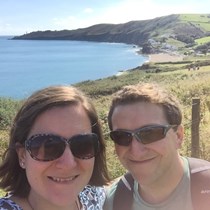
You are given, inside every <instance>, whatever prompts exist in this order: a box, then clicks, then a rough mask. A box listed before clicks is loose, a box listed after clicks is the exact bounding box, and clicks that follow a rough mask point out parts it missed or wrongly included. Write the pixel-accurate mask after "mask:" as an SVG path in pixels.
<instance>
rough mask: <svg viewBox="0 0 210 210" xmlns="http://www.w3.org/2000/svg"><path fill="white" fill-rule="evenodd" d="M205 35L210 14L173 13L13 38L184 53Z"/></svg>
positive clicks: (209, 22)
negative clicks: (148, 18)
mask: <svg viewBox="0 0 210 210" xmlns="http://www.w3.org/2000/svg"><path fill="white" fill-rule="evenodd" d="M209 36H210V14H173V15H168V16H163V17H157V18H154V19H151V20H140V21H130V22H127V23H123V24H97V25H93V26H90V27H87V28H81V29H76V30H62V31H50V30H47V31H35V32H31V33H27V34H24V35H22V36H16V37H14V38H13V39H23V40H24V39H30V40H37V39H38V40H80V41H96V42H119V43H127V44H133V45H138V46H141V47H143V49H142V51H143V53H151V52H159V51H173V52H174V51H179V52H182V53H188V51H189V50H192V49H193V50H196V47H197V46H198V45H200V43H199V42H196V40H198V39H201V38H205V37H209ZM192 47H193V48H192Z"/></svg>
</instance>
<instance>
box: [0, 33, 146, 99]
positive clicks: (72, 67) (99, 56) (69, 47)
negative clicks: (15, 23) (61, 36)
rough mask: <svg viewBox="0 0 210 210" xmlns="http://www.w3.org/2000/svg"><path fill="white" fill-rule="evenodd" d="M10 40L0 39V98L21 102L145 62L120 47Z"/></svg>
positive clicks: (132, 49) (131, 48)
mask: <svg viewBox="0 0 210 210" xmlns="http://www.w3.org/2000/svg"><path fill="white" fill-rule="evenodd" d="M10 38H11V37H0V97H11V98H16V99H23V98H25V97H28V96H29V95H30V94H31V93H32V92H33V91H35V90H38V89H40V88H43V87H46V86H49V85H60V84H75V83H77V82H81V81H86V80H96V79H101V78H105V77H108V76H112V75H115V74H117V73H118V72H119V71H124V70H128V69H131V68H135V67H137V66H140V65H142V64H143V63H144V62H145V61H146V60H147V59H148V58H147V57H144V56H141V55H139V54H137V52H136V51H137V50H138V49H137V48H135V47H134V46H132V45H127V44H121V43H98V42H86V41H54V40H53V41H43V40H11V39H10Z"/></svg>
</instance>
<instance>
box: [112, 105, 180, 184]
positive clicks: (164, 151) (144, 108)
mask: <svg viewBox="0 0 210 210" xmlns="http://www.w3.org/2000/svg"><path fill="white" fill-rule="evenodd" d="M168 124H169V123H168V122H167V120H166V117H165V115H164V112H163V109H162V107H160V106H158V105H155V104H150V103H145V102H138V103H134V104H128V105H121V106H117V107H116V108H115V109H114V112H113V115H112V125H113V130H119V129H126V130H132V131H133V130H136V129H138V128H141V127H144V126H149V125H168ZM182 139H183V129H182V127H181V126H179V127H178V129H177V131H174V130H173V129H172V128H171V129H169V131H168V132H167V134H166V136H165V137H164V138H163V139H161V140H159V141H156V142H153V143H149V144H142V143H141V142H139V141H137V140H136V138H135V137H133V139H132V141H131V143H130V145H129V146H120V145H118V144H115V148H116V153H117V155H118V157H119V159H120V161H121V163H122V164H123V166H124V167H125V168H126V169H127V170H128V171H130V172H131V174H132V175H133V177H134V178H135V179H136V180H137V181H138V182H139V183H140V184H142V185H150V184H154V183H157V182H159V181H160V179H167V177H168V176H170V175H171V174H174V173H176V170H177V168H176V166H177V162H179V155H178V152H177V149H178V148H180V146H181V143H182Z"/></svg>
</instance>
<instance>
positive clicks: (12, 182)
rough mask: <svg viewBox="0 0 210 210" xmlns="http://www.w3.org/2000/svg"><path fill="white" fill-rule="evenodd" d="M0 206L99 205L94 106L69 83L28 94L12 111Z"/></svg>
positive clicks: (38, 209)
mask: <svg viewBox="0 0 210 210" xmlns="http://www.w3.org/2000/svg"><path fill="white" fill-rule="evenodd" d="M0 180H1V181H0V187H1V188H3V189H4V190H5V191H6V192H8V193H7V196H5V197H3V198H1V199H0V209H1V210H7V209H8V210H9V209H10V210H11V209H17V210H23V209H24V210H44V209H45V210H48V209H50V210H56V209H59V210H60V209H62V210H79V209H91V210H93V209H102V205H103V202H104V197H105V194H104V189H103V188H102V187H96V186H102V185H104V184H106V183H107V182H108V181H109V178H108V174H107V167H106V162H105V144H104V141H103V138H102V132H101V127H100V123H99V119H98V117H97V114H96V110H95V108H94V106H93V104H92V103H91V102H90V100H89V99H88V98H87V97H86V96H85V95H84V93H82V92H81V91H79V90H78V89H76V88H74V87H71V86H51V87H48V88H44V89H42V90H40V91H37V92H35V93H34V94H32V95H31V96H30V97H29V98H28V99H27V100H26V101H25V103H24V104H23V106H22V107H21V109H20V110H19V112H18V113H17V115H16V117H15V119H14V123H13V126H12V128H11V132H10V142H9V147H8V149H7V150H6V152H5V154H4V156H3V161H2V164H1V166H0Z"/></svg>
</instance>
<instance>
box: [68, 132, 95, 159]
mask: <svg viewBox="0 0 210 210" xmlns="http://www.w3.org/2000/svg"><path fill="white" fill-rule="evenodd" d="M70 148H71V152H72V154H73V155H74V156H75V157H77V158H80V159H90V158H92V157H94V156H95V155H96V154H97V152H98V150H99V142H98V136H97V135H96V134H94V133H91V134H83V135H77V136H73V137H72V138H71V139H70Z"/></svg>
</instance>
